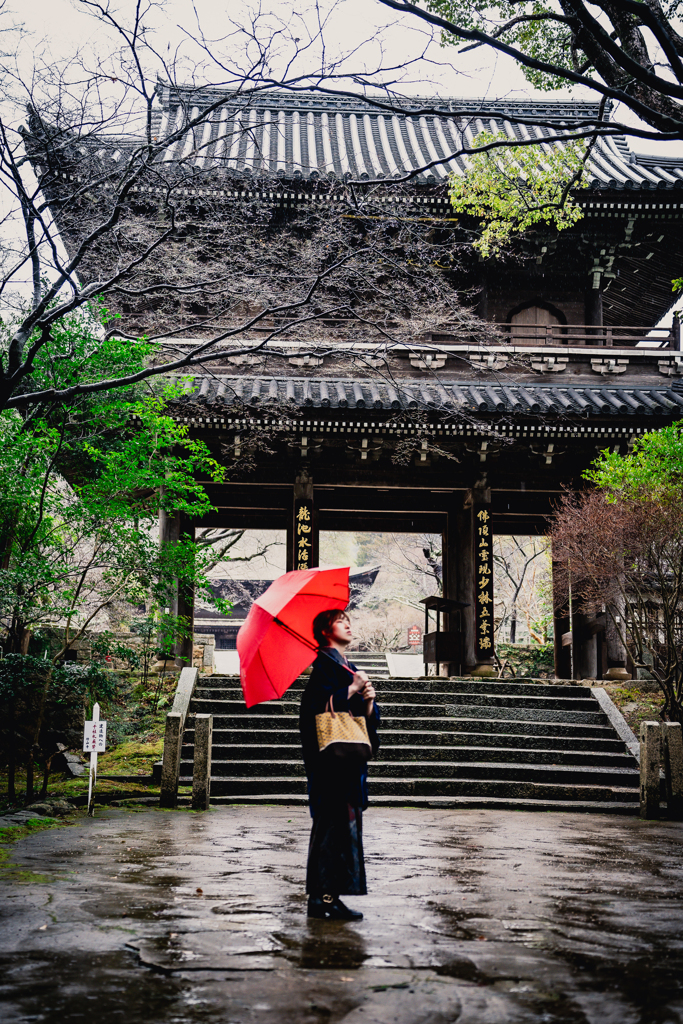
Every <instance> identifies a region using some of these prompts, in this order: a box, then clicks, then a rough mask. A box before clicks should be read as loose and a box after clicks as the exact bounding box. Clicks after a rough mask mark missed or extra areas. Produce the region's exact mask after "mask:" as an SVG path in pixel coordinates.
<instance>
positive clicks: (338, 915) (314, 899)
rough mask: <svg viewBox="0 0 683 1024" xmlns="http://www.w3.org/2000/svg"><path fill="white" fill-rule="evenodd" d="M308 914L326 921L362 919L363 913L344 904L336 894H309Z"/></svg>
mask: <svg viewBox="0 0 683 1024" xmlns="http://www.w3.org/2000/svg"><path fill="white" fill-rule="evenodd" d="M308 916H309V917H317V918H321V919H323V920H327V921H362V920H363V915H362V914H361V913H359V911H357V910H351V909H350V907H347V906H345V905H344V904H343V903H342V901H341V900H340V899H339V897H338V896H309V897H308Z"/></svg>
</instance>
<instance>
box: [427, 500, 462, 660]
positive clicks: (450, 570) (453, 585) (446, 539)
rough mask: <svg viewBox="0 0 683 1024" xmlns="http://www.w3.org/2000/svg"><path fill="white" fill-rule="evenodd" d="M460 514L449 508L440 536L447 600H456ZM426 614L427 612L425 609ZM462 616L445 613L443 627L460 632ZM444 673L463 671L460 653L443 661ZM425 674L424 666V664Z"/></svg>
mask: <svg viewBox="0 0 683 1024" xmlns="http://www.w3.org/2000/svg"><path fill="white" fill-rule="evenodd" d="M461 516H462V512H461V510H459V509H458V508H456V507H453V508H450V509H449V510H448V512H447V515H446V529H445V530H444V532H443V534H442V536H441V551H442V555H441V566H442V573H443V584H442V590H443V596H444V597H446V598H448V599H449V600H453V601H457V600H458V550H459V547H460V544H461V538H460V534H459V531H460V528H461V523H460V518H461ZM425 614H426V616H428V614H429V613H428V612H427V611H426V610H425ZM462 625H463V617H462V612H458V613H457V614H447V615H445V628H446V629H447V630H449V632H456V631H457V632H458V633H461V632H462ZM426 632H427V626H426V625H425V633H426ZM443 669H444V673H445V675H447V676H459V675H462V674H463V672H464V671H465V667H464V664H463V657H462V654H461V656H460V658H459V660H458V661H457V662H456V661H449V662H445V663H444V666H443ZM425 674H426V666H425Z"/></svg>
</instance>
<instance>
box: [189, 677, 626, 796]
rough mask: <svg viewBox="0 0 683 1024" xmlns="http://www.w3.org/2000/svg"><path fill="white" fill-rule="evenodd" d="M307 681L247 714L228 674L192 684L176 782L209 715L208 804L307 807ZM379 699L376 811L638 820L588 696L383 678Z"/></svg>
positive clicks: (566, 690) (610, 731)
mask: <svg viewBox="0 0 683 1024" xmlns="http://www.w3.org/2000/svg"><path fill="white" fill-rule="evenodd" d="M305 681H306V680H305V679H304V678H301V679H299V680H297V681H296V682H295V683H294V685H293V686H292V687H291V688H290V690H288V691H287V693H286V694H285V695H284V697H283V698H282V699H280V700H278V701H272V702H269V703H266V704H261V705H259V706H257V707H255V708H251V709H250V710H247V708H246V707H245V705H244V701H243V698H242V691H241V689H240V685H239V679H238V678H237V677H219V676H213V677H210V678H209V679H206V680H204V679H200V682H199V684H198V686H197V689H196V691H195V695H194V697H193V699H192V704H191V707H190V714H189V716H188V720H187V727H186V730H185V734H184V737H183V748H182V760H181V769H180V776H181V777H180V783H181V785H188V784H191V781H192V758H193V749H194V748H193V742H194V729H193V718H194V714H196V713H198V712H199V713H211V714H213V716H214V731H213V764H212V779H211V802H212V803H214V804H225V803H233V804H235V803H240V804H244V803H269V804H274V803H281V804H292V803H305V802H306V778H305V775H304V770H303V763H302V760H301V748H300V745H299V731H298V710H299V701H300V698H301V691H302V689H303V686H304V685H305ZM378 689H380V688H379V687H378ZM378 699H379V703H380V706H381V711H382V725H381V730H380V736H381V743H382V745H381V747H380V751H379V754H378V757H377V759H376V760H375V761H373V762H372V764H371V767H370V799H371V802H372V803H373V804H375V805H377V804H384V805H400V806H428V807H453V808H456V807H500V808H511V809H514V808H519V809H521V808H524V809H538V810H573V811H599V812H612V813H619V814H637V813H638V808H639V804H638V800H639V771H638V763H637V761H636V759H635V757H634V756H633V754H631V753H630V752H629V751H628V749H627V747H626V745H625V743H624V741H623V740H622V739H620V737H619V735H618V734H617V732H616V731H615V729H614V727H613V726H612V725H611V724H610V721H609V719H608V717H607V715H606V714H605V713H604V712H603V711H602V709H601V707H600V704H599V703H598V701H597V699H596V698H595V696H594V695H593V694H592V693H591V690H590V689H589V688H588V687H581V686H569V685H546V684H543V683H534V682H523V681H508V680H501V681H495V682H493V681H490V680H486V681H485V680H479V679H436V678H435V679H428V680H425V679H392V680H389V681H386V682H383V683H382V685H381V690H380V694H379V698H378Z"/></svg>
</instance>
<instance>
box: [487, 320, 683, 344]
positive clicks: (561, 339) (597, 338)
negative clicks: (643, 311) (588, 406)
mask: <svg viewBox="0 0 683 1024" xmlns="http://www.w3.org/2000/svg"><path fill="white" fill-rule="evenodd" d="M496 326H497V327H498V329H499V330H501V331H503V332H504V333H505V334H506V335H507V338H509V339H510V341H511V342H512V343H513V344H515V345H571V346H575V345H582V346H590V347H592V348H593V347H596V346H597V347H600V348H602V347H606V348H635V347H636V346H639V347H641V348H642V347H643V346H647V347H648V348H656V349H658V350H659V349H668V350H675V351H679V350H680V347H681V330H680V323H679V321H678V320H674V323H673V326H672V327H594V326H592V325H590V324H566V325H564V324H551V325H548V326H539V327H535V326H527V325H525V324H512V325H510V324H497V325H496Z"/></svg>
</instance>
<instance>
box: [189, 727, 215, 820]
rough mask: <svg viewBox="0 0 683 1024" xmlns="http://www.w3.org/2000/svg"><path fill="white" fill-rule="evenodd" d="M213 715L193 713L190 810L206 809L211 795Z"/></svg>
mask: <svg viewBox="0 0 683 1024" xmlns="http://www.w3.org/2000/svg"><path fill="white" fill-rule="evenodd" d="M212 742H213V715H195V718H194V766H193V769H192V810H193V811H208V809H209V798H210V796H211V744H212Z"/></svg>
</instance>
